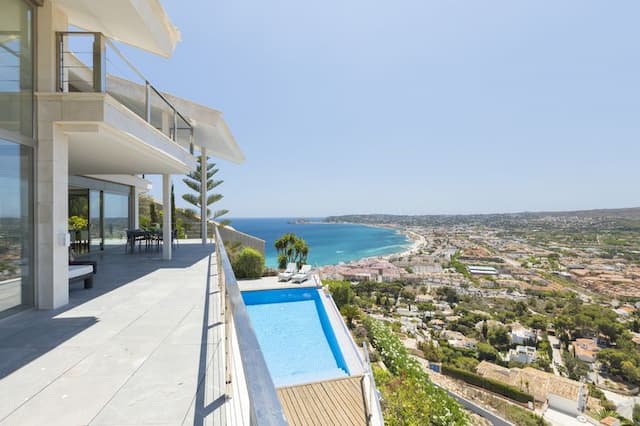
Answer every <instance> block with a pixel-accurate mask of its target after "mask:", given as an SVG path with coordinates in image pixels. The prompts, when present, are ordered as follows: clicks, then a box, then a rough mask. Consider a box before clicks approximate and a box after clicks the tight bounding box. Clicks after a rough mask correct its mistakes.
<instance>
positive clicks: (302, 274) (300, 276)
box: [291, 265, 311, 283]
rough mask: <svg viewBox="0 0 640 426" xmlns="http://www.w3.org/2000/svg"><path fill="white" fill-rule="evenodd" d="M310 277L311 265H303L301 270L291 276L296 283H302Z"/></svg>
mask: <svg viewBox="0 0 640 426" xmlns="http://www.w3.org/2000/svg"><path fill="white" fill-rule="evenodd" d="M310 277H311V265H302V268H300V271H299V272H298V273H297V274H295V275H294V276H293V277H292V278H291V281H293V282H294V283H302V282H305V281H306V280H308V279H309V278H310Z"/></svg>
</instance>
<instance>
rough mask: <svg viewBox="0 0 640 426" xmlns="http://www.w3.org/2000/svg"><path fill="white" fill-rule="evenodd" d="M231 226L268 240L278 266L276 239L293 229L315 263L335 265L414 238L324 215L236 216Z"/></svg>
mask: <svg viewBox="0 0 640 426" xmlns="http://www.w3.org/2000/svg"><path fill="white" fill-rule="evenodd" d="M231 226H232V227H234V228H235V229H237V230H238V231H241V232H244V233H247V234H250V235H253V236H256V237H258V238H261V239H263V240H265V242H266V250H265V252H266V253H265V257H266V259H265V260H266V264H267V266H269V267H277V266H278V256H277V253H276V249H275V247H274V243H275V241H276V240H277V239H278V238H280V237H281V236H282V235H283V234H286V233H288V232H292V233H294V234H296V235H298V236H299V237H302V238H304V240H305V241H306V242H307V245H308V246H309V257H308V259H307V260H308V262H307V263H309V264H310V265H313V266H322V265H335V264H338V263H340V262H349V261H352V260H357V259H362V258H365V257H372V256H384V255H388V254H393V253H398V252H402V251H405V250H407V249H408V248H409V247H410V246H411V244H412V241H411V239H409V238H408V237H407V236H406V235H404V234H402V233H400V232H398V231H396V230H393V229H385V228H376V227H372V226H364V225H355V224H344V223H326V222H322V218H312V219H304V220H301V219H300V218H265V219H257V218H251V219H249V218H237V219H232V220H231Z"/></svg>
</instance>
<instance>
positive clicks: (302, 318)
mask: <svg viewBox="0 0 640 426" xmlns="http://www.w3.org/2000/svg"><path fill="white" fill-rule="evenodd" d="M321 297H322V295H321V293H320V291H319V290H318V289H315V288H294V289H282V290H259V291H245V292H242V298H243V299H244V303H245V305H246V306H247V311H248V313H249V318H250V319H251V324H252V326H253V329H254V331H255V333H256V336H257V338H258V342H259V343H260V348H261V350H262V354H263V355H264V358H265V361H266V363H267V367H268V368H269V373H270V374H271V378H272V379H273V382H274V384H275V385H276V386H277V387H281V386H289V385H294V384H300V383H309V382H315V381H320V380H326V379H333V378H337V377H344V376H347V375H348V374H349V369H348V368H347V365H346V363H345V360H344V357H343V355H342V352H341V351H340V346H339V345H338V341H337V339H336V335H335V333H334V331H333V328H332V327H331V323H330V321H329V318H328V316H327V312H326V311H325V308H324V306H323V304H322V301H321V299H320V298H321Z"/></svg>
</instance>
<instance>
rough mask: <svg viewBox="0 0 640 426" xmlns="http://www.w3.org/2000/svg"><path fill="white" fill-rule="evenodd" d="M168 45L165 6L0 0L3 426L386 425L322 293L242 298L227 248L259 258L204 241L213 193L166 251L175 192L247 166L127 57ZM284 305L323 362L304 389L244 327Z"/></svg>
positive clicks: (217, 126) (197, 110) (361, 356)
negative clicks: (155, 202)
mask: <svg viewBox="0 0 640 426" xmlns="http://www.w3.org/2000/svg"><path fill="white" fill-rule="evenodd" d="M179 41H180V33H179V32H178V30H177V29H176V28H175V27H174V26H173V24H172V23H171V20H170V18H169V16H168V15H167V14H166V12H165V10H164V9H163V7H162V5H161V4H160V2H159V0H109V1H92V0H0V195H1V198H0V401H1V402H0V425H5V424H6V425H21V424H25V425H31V424H48V425H51V424H60V425H80V424H82V425H87V424H91V425H94V424H95V425H116V424H117V425H123V424H129V425H133V424H171V425H173V424H195V425H203V424H215V425H245V424H246V425H249V424H251V425H286V424H291V425H293V424H300V425H306V424H340V425H349V424H353V425H369V424H370V425H380V424H383V420H382V414H381V410H380V405H379V401H378V396H377V392H376V388H375V383H374V380H373V375H372V373H371V369H370V366H369V362H368V355H367V351H366V348H359V347H357V346H356V345H355V344H354V342H353V339H352V337H351V336H350V334H349V332H348V330H347V329H346V327H345V324H344V322H343V319H342V317H341V316H340V314H339V312H338V310H337V308H336V307H335V304H334V302H333V300H332V299H331V296H330V295H329V294H328V293H327V292H326V291H325V290H323V289H322V286H321V283H320V282H319V280H318V279H317V278H314V279H313V280H309V281H308V282H307V283H306V284H303V285H295V284H291V285H290V286H289V287H288V286H276V287H277V289H275V287H274V288H272V289H271V290H273V291H276V293H273V294H269V295H268V296H266V297H265V296H264V294H263V295H257V293H255V292H253V291H251V289H249V290H246V289H241V288H240V286H239V285H238V283H237V282H236V279H235V276H234V273H233V270H232V269H231V266H230V263H229V260H228V257H227V254H226V251H225V248H224V244H223V238H222V237H221V235H222V236H223V237H224V239H225V240H227V239H236V240H241V241H245V242H248V244H255V245H256V246H257V247H260V246H261V245H260V244H262V247H264V242H261V241H258V240H257V239H255V238H253V237H251V236H248V235H244V234H240V233H237V232H235V231H233V230H232V229H229V228H224V229H223V228H221V229H218V227H214V230H213V235H214V240H215V241H214V243H213V244H211V242H210V240H209V239H208V238H207V235H208V231H207V226H208V223H207V220H206V216H207V213H206V202H204V201H205V200H206V196H207V194H206V191H203V193H202V195H201V196H202V198H201V203H200V204H201V206H203V207H202V208H201V212H200V217H201V218H202V220H201V224H200V235H201V238H200V239H199V240H191V241H182V242H180V244H179V245H175V244H174V237H175V235H174V233H173V230H172V218H171V191H172V185H171V182H172V175H184V174H186V173H190V172H192V171H194V170H195V169H196V167H197V166H198V164H200V166H202V167H204V166H205V162H206V159H207V157H214V158H219V159H224V160H227V161H231V162H235V163H242V162H243V161H244V154H243V153H242V151H241V149H240V147H239V146H238V144H237V143H236V141H235V139H234V137H233V135H232V133H231V131H230V129H229V127H228V126H227V124H226V123H225V121H224V119H223V118H222V114H221V113H220V112H219V111H217V110H215V109H213V108H210V107H207V106H203V105H200V104H197V103H195V102H192V101H190V100H187V99H183V98H181V97H179V96H176V95H173V94H170V93H167V92H165V91H163V90H162V89H161V88H158V87H156V86H154V85H153V84H152V82H150V81H149V80H147V78H146V77H145V76H144V74H143V73H141V72H140V71H139V70H138V69H137V68H136V67H135V65H134V64H132V63H131V62H130V61H129V59H128V58H127V57H126V56H125V55H124V54H123V53H122V52H121V48H122V46H123V45H127V46H128V48H136V49H141V50H144V51H146V52H149V53H152V54H156V55H160V56H162V57H166V58H169V57H171V56H172V54H173V52H174V49H175V47H176V44H177V43H178V42H179ZM123 50H125V49H123ZM148 175H162V194H163V197H162V205H163V213H164V214H163V216H162V224H161V227H160V229H158V230H157V231H156V232H155V233H154V234H153V238H154V240H153V241H154V243H155V244H156V246H155V247H157V248H154V247H152V248H150V249H148V248H147V249H145V248H142V247H136V245H135V243H136V240H135V236H134V239H133V240H132V239H131V238H130V235H134V234H132V232H135V231H136V230H138V229H139V228H140V223H139V208H140V207H139V196H140V194H142V193H144V192H147V191H148V190H149V188H150V185H151V183H150V181H149V180H147V179H146V178H145V176H148ZM204 179H206V174H204V176H203V182H201V184H202V186H203V187H206V180H204ZM72 217H74V218H80V219H81V220H83V221H85V222H86V223H85V224H84V225H83V226H80V227H79V229H77V230H74V229H70V225H69V224H70V218H72ZM130 243H131V244H130ZM70 248H76V249H77V250H76V251H77V252H78V253H77V254H79V261H78V259H75V262H73V263H78V264H77V265H76V264H74V265H71V264H70V262H71V261H72V259H71V258H70ZM82 281H84V283H85V285H84V286H83V285H82ZM290 287H295V288H294V289H291V288H290ZM274 295H275V296H274ZM258 296H260V297H258ZM287 302H300V305H299V306H304V309H305V311H304V312H305V315H307V313H308V315H310V316H312V317H314V318H316V320H314V321H315V322H313V323H304V324H302V327H304V328H305V330H307V329H309V328H313V327H315V330H316V331H317V333H316V334H314V335H310V336H309V338H310V339H311V338H314V339H319V340H316V341H315V342H319V343H317V344H318V346H322V347H324V348H326V353H325V355H323V357H322V358H321V361H322V362H320V358H318V360H315V359H307V360H306V361H305V360H304V359H302V360H301V361H302V362H301V365H302V367H303V370H304V371H301V372H300V374H295V373H296V372H294V371H284V372H282V371H280V372H279V373H278V374H276V373H275V372H274V371H273V368H274V367H273V366H272V364H271V359H272V358H269V354H268V348H267V347H266V346H265V340H264V336H261V335H260V333H261V330H264V329H265V327H264V323H263V322H262V321H263V320H262V319H260V318H261V317H260V313H259V312H258V313H255V311H254V310H252V309H248V307H252V306H253V305H260V308H259V309H261V308H262V307H265V308H266V309H269V306H266V305H269V304H273V303H287ZM259 309H258V310H259ZM265 318H266V317H265ZM252 321H253V323H252ZM257 321H258V322H257ZM285 332H287V333H289V332H290V333H292V335H291V339H296V335H293V334H294V333H296V331H295V329H290V330H289V331H285ZM294 343H295V342H292V343H291V346H290V347H289V346H287V348H289V349H290V350H289V352H290V351H291V350H297V349H291V348H297V347H304V343H305V342H304V341H301V342H298V343H300V345H298V346H296V345H295V344H294ZM314 344H315V343H314ZM314 347H315V346H314ZM275 349H281V348H275ZM316 361H317V362H318V365H319V364H320V363H324V364H323V369H322V371H319V370H318V368H319V367H317V366H316V364H314V362H316ZM305 363H306V364H307V365H305ZM281 367H282V366H281ZM289 367H290V368H293V367H292V366H289ZM284 368H285V369H286V368H287V366H286V365H285V366H284ZM314 369H316V370H317V371H314Z"/></svg>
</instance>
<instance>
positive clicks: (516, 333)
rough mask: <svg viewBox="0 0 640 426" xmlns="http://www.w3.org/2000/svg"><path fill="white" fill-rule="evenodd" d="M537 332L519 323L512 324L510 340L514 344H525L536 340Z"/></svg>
mask: <svg viewBox="0 0 640 426" xmlns="http://www.w3.org/2000/svg"><path fill="white" fill-rule="evenodd" d="M536 337H537V336H536V333H535V332H534V331H533V330H532V329H530V328H527V327H524V326H522V325H520V324H518V323H515V324H512V325H511V332H510V333H509V340H510V341H511V344H514V345H525V344H527V343H531V342H535V341H536Z"/></svg>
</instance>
